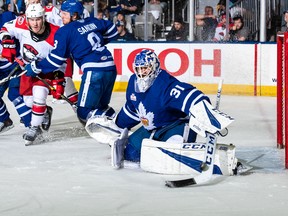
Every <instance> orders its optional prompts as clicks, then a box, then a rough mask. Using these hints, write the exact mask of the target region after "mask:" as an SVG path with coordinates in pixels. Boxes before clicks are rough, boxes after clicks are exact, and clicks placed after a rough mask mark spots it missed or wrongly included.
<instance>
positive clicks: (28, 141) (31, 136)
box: [23, 126, 43, 146]
mask: <svg viewBox="0 0 288 216" xmlns="http://www.w3.org/2000/svg"><path fill="white" fill-rule="evenodd" d="M23 139H24V142H25V146H28V145H32V144H34V143H35V142H39V141H41V140H42V139H43V136H42V130H41V128H40V127H39V126H31V127H29V130H28V131H26V132H25V133H24V134H23Z"/></svg>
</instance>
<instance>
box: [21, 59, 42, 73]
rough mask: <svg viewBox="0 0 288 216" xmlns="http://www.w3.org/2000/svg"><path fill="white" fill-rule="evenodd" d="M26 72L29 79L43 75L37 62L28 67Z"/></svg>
mask: <svg viewBox="0 0 288 216" xmlns="http://www.w3.org/2000/svg"><path fill="white" fill-rule="evenodd" d="M25 70H26V71H27V73H26V76H28V77H36V76H37V75H38V74H39V73H41V69H38V68H37V67H36V61H33V62H31V63H30V64H28V65H26V67H25Z"/></svg>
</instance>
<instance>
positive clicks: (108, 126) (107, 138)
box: [85, 115, 123, 145]
mask: <svg viewBox="0 0 288 216" xmlns="http://www.w3.org/2000/svg"><path fill="white" fill-rule="evenodd" d="M114 119H116V118H114ZM85 129H86V131H87V132H88V134H89V135H90V136H91V137H92V138H94V139H95V140H96V141H97V142H99V143H102V144H109V145H111V143H114V141H115V140H116V139H118V138H119V135H120V134H121V132H122V131H123V129H122V128H119V127H118V126H117V125H116V124H115V122H114V121H113V119H111V118H109V117H107V116H97V115H96V116H93V117H91V118H89V119H88V121H87V123H86V126H85Z"/></svg>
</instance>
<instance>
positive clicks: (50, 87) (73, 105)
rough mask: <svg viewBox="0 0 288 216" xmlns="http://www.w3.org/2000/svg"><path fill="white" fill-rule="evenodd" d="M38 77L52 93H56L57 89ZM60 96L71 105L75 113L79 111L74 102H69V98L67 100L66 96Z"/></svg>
mask: <svg viewBox="0 0 288 216" xmlns="http://www.w3.org/2000/svg"><path fill="white" fill-rule="evenodd" d="M36 77H37V78H38V79H39V80H40V81H42V82H43V83H44V84H45V85H46V86H47V87H48V88H49V89H50V90H51V91H56V89H55V88H54V87H53V86H52V85H50V84H49V83H48V82H47V81H46V80H45V79H43V78H41V77H39V76H38V75H37V76H36ZM60 96H61V98H62V99H63V100H65V101H66V102H67V103H69V104H70V105H71V106H72V108H73V110H74V112H76V110H77V108H78V107H77V105H76V104H74V103H73V102H71V101H70V100H69V98H67V97H66V96H65V95H63V94H61V95H60Z"/></svg>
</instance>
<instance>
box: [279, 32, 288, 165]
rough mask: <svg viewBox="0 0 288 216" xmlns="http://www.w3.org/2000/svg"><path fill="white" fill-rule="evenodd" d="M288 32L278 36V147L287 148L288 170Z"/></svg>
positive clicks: (286, 160)
mask: <svg viewBox="0 0 288 216" xmlns="http://www.w3.org/2000/svg"><path fill="white" fill-rule="evenodd" d="M286 135H287V136H288V32H285V33H284V34H283V33H282V34H278V35H277V147H278V148H285V168H286V169H288V137H287V136H286Z"/></svg>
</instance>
